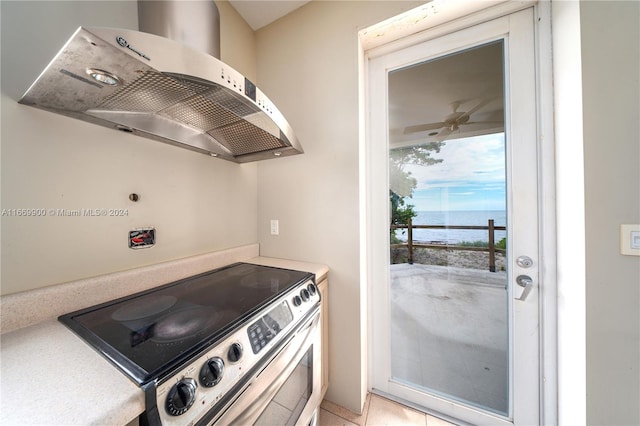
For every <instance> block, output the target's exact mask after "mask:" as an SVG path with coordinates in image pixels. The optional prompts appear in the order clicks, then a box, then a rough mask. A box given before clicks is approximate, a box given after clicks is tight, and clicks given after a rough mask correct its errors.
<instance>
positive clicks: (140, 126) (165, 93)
mask: <svg viewBox="0 0 640 426" xmlns="http://www.w3.org/2000/svg"><path fill="white" fill-rule="evenodd" d="M20 103H22V104H25V105H31V106H34V107H37V108H41V109H44V110H47V111H51V112H55V113H58V114H62V115H66V116H69V117H74V118H77V119H80V120H84V121H88V122H91V123H95V124H99V125H102V126H106V127H110V128H113V129H116V130H119V131H124V132H128V133H133V134H136V135H139V136H142V137H146V138H150V139H154V140H158V141H161V142H165V143H169V144H172V145H175V146H179V147H182V148H187V149H190V150H193V151H197V152H201V153H204V154H207V155H212V156H215V157H219V158H223V159H226V160H230V161H234V162H237V163H244V162H249V161H256V160H263V159H267V158H275V157H279V156H287V155H293V154H300V153H302V152H303V151H302V148H301V146H300V144H299V143H298V140H297V139H296V137H295V135H294V134H293V131H292V129H291V127H290V126H289V123H287V121H286V120H285V118H284V117H283V115H282V114H281V113H280V111H278V109H277V108H276V107H275V106H274V105H273V103H272V102H271V101H270V100H269V99H268V98H267V97H266V96H265V95H264V94H263V93H262V91H260V89H258V88H257V87H256V86H255V85H254V84H253V83H251V82H250V81H249V80H247V79H246V78H245V77H244V76H242V75H241V74H240V73H238V72H237V71H235V70H234V69H233V68H231V67H230V66H228V65H225V64H224V63H223V62H221V61H220V60H218V59H216V58H214V57H213V56H211V55H209V54H207V53H203V52H199V51H196V50H194V49H192V48H190V47H187V46H185V45H183V44H181V43H178V42H176V41H173V40H169V39H167V38H164V37H159V36H156V35H152V34H148V33H143V32H139V31H133V30H123V29H113V28H83V27H80V28H78V30H77V31H76V32H75V34H73V36H72V37H71V39H70V40H69V41H68V42H67V43H66V44H65V45H64V47H63V48H62V50H60V52H59V53H58V54H57V55H56V56H55V58H54V59H53V60H52V61H51V63H50V64H49V65H48V66H47V68H46V69H45V70H44V71H43V72H42V74H41V75H40V76H39V77H38V79H37V80H36V81H35V82H34V83H33V84H32V86H31V87H30V88H29V90H28V91H27V92H26V93H25V95H24V96H23V97H22V99H21V100H20Z"/></svg>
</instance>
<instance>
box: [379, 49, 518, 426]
mask: <svg viewBox="0 0 640 426" xmlns="http://www.w3.org/2000/svg"><path fill="white" fill-rule="evenodd" d="M503 44H504V43H503V41H496V42H492V43H489V44H485V45H482V46H479V47H475V48H473V49H468V50H465V51H462V52H457V53H455V54H452V55H447V56H444V57H440V58H437V59H434V60H429V61H426V62H423V63H420V64H417V65H412V66H410V67H406V68H402V69H399V70H396V71H393V72H391V73H389V128H390V135H389V140H390V150H389V171H390V172H389V196H390V204H391V213H392V214H391V226H390V242H391V247H390V259H391V267H390V270H391V277H390V278H391V279H390V285H391V288H390V303H391V306H390V312H391V324H390V327H391V329H390V331H391V348H390V354H391V355H390V358H391V375H392V380H394V381H396V382H399V383H402V384H405V385H406V386H409V387H412V388H414V389H417V390H419V391H422V392H425V393H429V394H435V395H438V396H442V397H445V398H448V399H452V400H455V401H457V402H461V403H463V404H468V405H472V406H474V407H479V408H481V409H484V410H488V411H491V412H494V413H498V414H502V415H505V416H507V415H508V414H509V408H508V407H509V353H510V350H509V337H508V336H509V315H508V309H509V302H508V300H509V299H508V298H507V290H506V285H507V271H506V265H507V264H508V263H507V262H506V259H505V256H506V244H507V241H508V235H507V230H506V225H507V223H506V218H507V211H506V209H507V197H506V194H507V191H506V187H507V182H506V173H505V158H506V141H505V132H504V122H505V120H504V89H503V87H504V72H503V70H504V64H503Z"/></svg>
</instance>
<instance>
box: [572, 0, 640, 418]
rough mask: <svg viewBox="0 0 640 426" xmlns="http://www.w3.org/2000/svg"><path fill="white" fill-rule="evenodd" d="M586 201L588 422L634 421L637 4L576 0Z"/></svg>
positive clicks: (637, 377)
mask: <svg viewBox="0 0 640 426" xmlns="http://www.w3.org/2000/svg"><path fill="white" fill-rule="evenodd" d="M580 20H581V34H582V85H583V91H582V96H583V118H584V120H583V122H584V159H585V202H586V203H585V204H586V248H587V249H586V265H587V267H586V272H587V283H586V284H587V287H586V296H587V303H586V315H587V360H586V361H587V423H588V424H591V425H603V424H607V425H632V424H634V425H637V424H640V404H638V401H640V316H639V311H640V309H639V306H640V257H632V256H623V255H621V254H620V242H619V226H620V224H623V223H635V224H638V223H640V169H639V165H640V142H639V141H640V126H639V124H638V123H639V120H640V85H639V81H638V80H639V79H640V31H639V28H640V3H638V2H637V1H632V2H595V1H583V2H581V3H580Z"/></svg>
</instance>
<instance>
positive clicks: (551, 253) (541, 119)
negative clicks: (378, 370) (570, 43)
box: [360, 0, 558, 424]
mask: <svg viewBox="0 0 640 426" xmlns="http://www.w3.org/2000/svg"><path fill="white" fill-rule="evenodd" d="M453 3H455V4H454V5H453V6H452V7H449V6H451V2H450V3H449V4H448V5H447V4H446V2H439V1H438V0H436V1H434V2H432V3H429V4H427V5H425V6H423V9H424V10H423V11H422V13H423V14H427V15H428V14H429V13H430V14H431V15H430V16H427V18H428V19H422V21H421V22H420V23H418V24H416V19H415V14H414V15H413V16H411V15H410V13H407V14H404V15H406V17H405V19H404V21H403V16H402V15H401V16H400V17H394V18H392V19H390V20H389V21H388V22H385V23H381V24H377V25H376V26H374V27H375V28H374V27H371V28H368V29H365V30H363V31H361V33H360V36H361V39H360V47H361V61H360V72H361V76H362V77H363V79H362V80H361V111H362V114H363V115H362V116H361V117H362V118H363V120H361V123H367V122H368V121H367V120H365V117H368V112H367V108H368V107H367V104H366V102H367V99H368V97H369V94H368V93H367V92H366V91H367V87H368V85H367V78H368V76H367V67H368V61H369V60H370V59H372V58H375V57H378V56H381V55H384V54H387V53H389V52H392V51H396V50H400V49H403V48H406V47H408V46H411V45H414V44H417V43H421V42H424V41H427V40H429V39H432V38H436V37H439V36H441V35H444V34H448V33H451V32H454V31H457V30H459V29H463V28H466V27H470V26H473V25H476V24H479V23H482V22H486V21H488V20H491V19H494V18H497V17H500V16H505V15H508V14H510V13H513V12H516V11H518V10H521V9H524V8H526V7H530V6H531V5H532V4H535V3H534V2H529V3H524V2H522V3H521V2H504V3H499V4H496V3H493V4H490V5H489V7H487V3H485V2H478V1H462V2H453ZM437 8H441V9H438V10H436V9H437ZM434 12H438V13H434ZM414 13H415V12H414ZM535 14H536V20H537V22H536V23H537V26H536V28H535V41H536V52H535V55H536V90H537V94H536V97H537V121H538V122H537V129H538V137H539V139H538V154H539V158H540V159H541V161H540V164H539V167H538V169H539V191H540V193H541V194H544V196H543V197H541V199H540V206H539V219H540V226H541V231H540V239H539V243H540V270H539V277H540V280H541V282H544V283H545V285H544V289H542V291H541V294H540V336H541V337H540V348H541V350H540V363H541V365H540V370H541V376H540V422H541V423H542V424H556V423H557V422H558V406H557V387H558V382H557V349H558V348H557V340H556V339H557V315H556V312H557V303H556V294H557V291H556V288H557V287H556V262H555V254H556V240H555V235H556V228H555V217H556V216H555V207H556V206H555V197H554V195H555V179H554V172H555V162H554V152H555V145H554V138H553V119H552V118H553V88H552V83H551V82H552V78H551V76H552V64H551V25H550V24H551V11H550V4H549V3H548V2H546V1H545V2H540V3H538V4H535ZM409 22H410V23H411V25H410V27H411V28H410V29H407V28H408V24H407V23H409ZM384 28H387V30H384ZM380 34H384V35H383V36H380ZM375 125H376V124H375V123H368V124H366V125H365V126H363V127H362V129H361V135H362V137H361V166H362V167H361V195H362V198H361V217H362V218H363V220H362V222H361V223H362V228H361V231H362V232H361V235H362V237H361V243H362V250H361V253H362V256H361V272H362V277H363V280H364V281H365V282H366V283H367V293H368V294H369V295H371V285H372V280H371V279H370V277H371V276H372V275H373V273H374V272H373V265H375V264H379V262H384V263H387V261H388V259H386V258H384V259H380V258H378V257H380V256H379V253H376V252H375V251H373V250H372V247H373V246H374V245H373V244H371V243H370V242H371V241H373V240H374V230H373V229H372V228H373V227H372V226H371V224H372V217H371V214H372V212H373V211H374V210H373V208H374V206H372V205H371V197H370V195H371V192H370V191H371V185H372V183H371V182H372V176H373V174H374V173H375V170H373V167H372V165H373V162H372V161H373V158H372V157H373V152H372V151H373V149H372V147H370V146H369V145H368V144H367V141H368V140H369V138H368V137H367V135H368V134H370V132H375V131H379V129H376V128H375ZM369 298H370V296H369ZM368 311H369V318H368V323H369V324H370V323H371V315H372V314H373V312H372V310H371V305H369V309H368ZM376 314H380V313H379V312H377V313H376ZM370 342H371V341H369V357H371V351H372V348H371V344H370ZM369 381H370V382H371V376H370V375H369ZM369 388H370V385H369Z"/></svg>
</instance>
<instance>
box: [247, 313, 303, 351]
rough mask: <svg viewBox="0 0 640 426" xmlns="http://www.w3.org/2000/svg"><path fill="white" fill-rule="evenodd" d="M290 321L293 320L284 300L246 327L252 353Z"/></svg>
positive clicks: (258, 349) (264, 344)
mask: <svg viewBox="0 0 640 426" xmlns="http://www.w3.org/2000/svg"><path fill="white" fill-rule="evenodd" d="M291 321H293V314H292V313H291V309H289V305H288V304H287V302H286V301H284V302H282V303H280V304H279V305H278V306H276V307H275V308H273V309H272V310H271V311H269V313H268V314H266V315H265V316H263V317H262V318H260V319H259V320H258V321H256V322H254V323H253V324H251V325H250V326H249V328H248V329H247V333H248V334H249V341H250V342H251V349H253V353H254V354H257V353H258V352H260V350H261V349H262V348H264V347H265V346H267V344H268V343H269V342H270V341H271V340H272V339H273V338H274V337H275V336H276V335H277V334H278V333H279V332H280V331H282V330H283V329H284V328H285V327H286V326H287V325H289V323H291Z"/></svg>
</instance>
